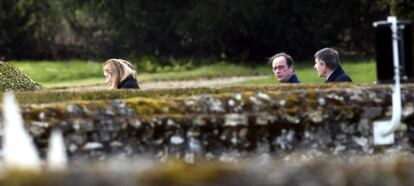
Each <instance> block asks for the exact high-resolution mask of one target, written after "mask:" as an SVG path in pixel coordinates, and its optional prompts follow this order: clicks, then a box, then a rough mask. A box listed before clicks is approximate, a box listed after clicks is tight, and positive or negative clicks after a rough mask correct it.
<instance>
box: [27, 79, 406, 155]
mask: <svg viewBox="0 0 414 186" xmlns="http://www.w3.org/2000/svg"><path fill="white" fill-rule="evenodd" d="M412 92H414V87H412V86H403V89H402V99H403V116H402V123H403V125H402V127H401V129H400V130H399V131H398V132H396V143H395V144H394V145H391V146H385V147H376V146H374V145H373V140H372V123H373V121H375V120H389V119H390V118H391V93H392V91H391V89H390V87H388V86H369V87H368V86H355V87H349V88H344V87H339V88H315V89H300V88H296V89H294V88H292V89H291V90H281V91H271V90H269V91H266V92H255V91H245V92H243V91H241V92H235V93H222V94H209V95H208V94H206V95H196V96H187V97H173V98H171V97H160V98H143V97H134V98H127V99H118V100H95V101H69V102H62V103H47V104H29V105H22V112H23V117H24V119H25V123H26V125H27V127H28V129H29V131H30V133H31V134H32V136H34V139H35V142H36V144H37V146H38V147H39V149H40V150H41V154H42V155H44V154H45V152H46V148H47V140H48V137H49V134H50V131H51V129H52V128H60V129H61V130H62V131H63V133H64V137H65V143H66V145H67V149H68V153H69V155H70V157H71V158H74V159H89V158H99V159H106V158H108V157H109V156H120V157H136V156H142V155H150V156H152V157H155V158H156V159H164V158H166V157H177V158H183V159H186V160H188V161H194V160H197V159H220V160H229V159H230V160H231V159H232V158H237V157H248V156H250V155H254V154H273V155H280V154H285V153H290V152H297V151H307V150H310V149H313V150H319V151H322V152H327V153H332V154H334V155H349V154H375V153H378V152H384V151H392V150H399V151H411V150H413V149H412V143H411V140H412V139H414V136H413V134H414V133H413V130H414V129H413V128H412V126H413V124H414V94H413V93H412Z"/></svg>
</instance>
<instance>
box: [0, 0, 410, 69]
mask: <svg viewBox="0 0 414 186" xmlns="http://www.w3.org/2000/svg"><path fill="white" fill-rule="evenodd" d="M0 8H1V10H2V11H1V12H0V24H1V32H0V55H1V56H3V57H4V58H6V60H12V59H73V58H78V59H104V58H109V57H129V58H139V57H143V56H153V57H156V58H170V57H174V58H210V59H223V58H225V59H226V60H233V61H238V62H241V61H257V60H260V61H264V60H265V59H266V58H267V57H269V56H271V55H272V54H274V53H276V52H280V51H285V52H288V53H290V54H291V55H293V56H294V57H295V58H296V59H304V58H310V57H312V55H313V53H314V52H315V51H316V50H318V49H320V48H322V47H328V46H329V47H336V48H338V49H340V50H341V51H342V52H343V53H345V54H356V55H372V54H373V52H374V51H373V50H374V47H373V46H374V40H373V38H374V34H373V33H374V31H373V27H372V22H373V21H378V20H385V19H386V17H387V16H388V15H389V13H390V12H393V13H395V14H396V15H398V16H399V18H403V19H409V20H414V13H413V10H414V3H413V2H412V1H411V0H394V1H390V0H336V1H331V0H319V1H312V0H255V1H252V0H203V1H199V0H177V1H171V0H156V1H154V0H0Z"/></svg>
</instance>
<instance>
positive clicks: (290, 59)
mask: <svg viewBox="0 0 414 186" xmlns="http://www.w3.org/2000/svg"><path fill="white" fill-rule="evenodd" d="M280 56H282V57H284V58H285V59H286V64H287V66H288V67H291V66H292V65H293V59H292V57H291V56H290V55H289V54H286V53H284V52H280V53H277V54H275V55H274V56H272V57H271V58H270V59H269V63H270V64H272V63H273V60H275V58H277V57H280Z"/></svg>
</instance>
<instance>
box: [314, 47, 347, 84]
mask: <svg viewBox="0 0 414 186" xmlns="http://www.w3.org/2000/svg"><path fill="white" fill-rule="evenodd" d="M314 69H315V70H316V72H317V73H318V75H319V76H320V77H324V78H325V82H326V83H331V82H352V80H351V78H350V77H349V76H348V74H346V73H345V71H344V70H343V69H342V66H341V64H340V61H339V54H338V51H336V50H335V49H332V48H324V49H321V50H319V51H318V52H316V53H315V66H314Z"/></svg>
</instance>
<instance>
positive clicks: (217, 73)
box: [11, 60, 376, 87]
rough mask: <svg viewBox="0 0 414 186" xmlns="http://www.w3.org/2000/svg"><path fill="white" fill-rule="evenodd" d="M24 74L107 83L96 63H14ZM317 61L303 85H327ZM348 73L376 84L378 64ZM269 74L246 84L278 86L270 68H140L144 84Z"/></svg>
mask: <svg viewBox="0 0 414 186" xmlns="http://www.w3.org/2000/svg"><path fill="white" fill-rule="evenodd" d="M11 63H12V64H14V65H15V66H17V67H18V68H19V69H20V70H21V71H22V72H23V73H25V74H27V75H28V76H30V77H31V78H32V79H33V80H34V81H36V82H38V83H40V84H41V85H43V86H45V87H56V86H74V85H94V84H95V85H96V84H102V83H103V81H104V77H103V73H102V63H101V62H94V61H66V62H56V61H41V62H39V61H13V62H11ZM313 64H314V62H313V61H305V62H301V63H298V64H297V65H296V68H295V69H296V74H297V75H298V77H299V79H300V80H301V81H302V82H303V83H318V82H323V79H322V78H319V77H317V76H316V72H315V71H314V70H313ZM342 64H343V66H344V69H345V71H346V72H347V73H348V74H349V75H350V76H351V78H352V79H353V81H354V82H356V83H372V82H374V81H375V77H376V75H375V63H374V61H372V60H353V61H349V60H345V61H343V62H342ZM256 75H265V76H266V75H267V76H268V77H265V78H263V79H259V80H250V81H245V82H242V84H274V83H277V81H276V80H275V78H274V76H273V72H272V71H271V68H270V65H259V66H256V67H254V68H253V67H249V66H243V65H238V64H226V63H216V64H211V65H204V66H201V67H196V68H192V69H188V70H181V71H173V72H169V71H167V72H158V73H149V72H145V71H143V72H142V71H140V69H138V78H139V80H140V81H141V82H150V81H176V80H192V79H211V78H220V77H232V76H256Z"/></svg>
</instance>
